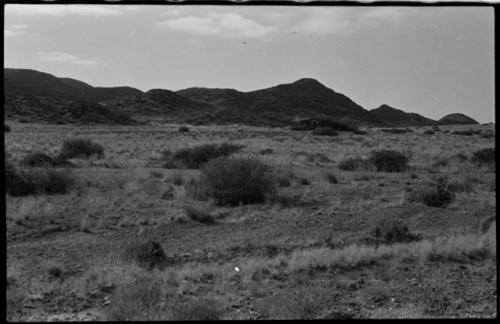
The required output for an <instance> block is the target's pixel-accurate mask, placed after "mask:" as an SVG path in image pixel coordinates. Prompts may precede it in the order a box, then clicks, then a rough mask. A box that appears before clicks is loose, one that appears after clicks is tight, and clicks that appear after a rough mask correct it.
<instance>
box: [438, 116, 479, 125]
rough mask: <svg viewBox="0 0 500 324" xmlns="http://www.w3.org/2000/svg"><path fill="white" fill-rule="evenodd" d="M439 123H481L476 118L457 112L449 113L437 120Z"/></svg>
mask: <svg viewBox="0 0 500 324" xmlns="http://www.w3.org/2000/svg"><path fill="white" fill-rule="evenodd" d="M437 123H438V124H439V125H472V124H479V123H478V122H477V121H475V120H474V119H472V118H470V117H469V116H466V115H464V114H460V113H455V114H449V115H446V116H444V117H443V118H441V119H440V120H438V121H437Z"/></svg>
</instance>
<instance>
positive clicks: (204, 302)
mask: <svg viewBox="0 0 500 324" xmlns="http://www.w3.org/2000/svg"><path fill="white" fill-rule="evenodd" d="M223 315H224V310H223V307H222V306H221V305H220V304H219V302H217V301H216V300H214V299H207V298H200V299H197V300H192V301H189V302H187V303H185V304H180V305H178V306H177V307H176V308H175V309H174V310H173V319H174V320H176V321H216V320H221V319H222V317H223Z"/></svg>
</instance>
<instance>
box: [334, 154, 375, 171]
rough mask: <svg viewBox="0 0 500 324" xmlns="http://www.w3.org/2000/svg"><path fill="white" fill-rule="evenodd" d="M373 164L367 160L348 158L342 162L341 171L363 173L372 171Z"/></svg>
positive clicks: (340, 164)
mask: <svg viewBox="0 0 500 324" xmlns="http://www.w3.org/2000/svg"><path fill="white" fill-rule="evenodd" d="M372 168H373V166H372V164H371V163H370V161H369V160H367V159H362V158H358V157H357V158H348V159H344V160H342V161H340V163H339V169H341V170H344V171H363V170H371V169H372Z"/></svg>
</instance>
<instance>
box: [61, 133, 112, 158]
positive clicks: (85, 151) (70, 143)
mask: <svg viewBox="0 0 500 324" xmlns="http://www.w3.org/2000/svg"><path fill="white" fill-rule="evenodd" d="M59 156H60V157H61V158H64V159H73V158H81V157H84V158H89V157H91V156H96V157H97V158H99V159H102V158H103V157H104V147H102V146H101V145H100V144H97V143H94V142H92V141H91V140H90V139H87V138H78V137H76V138H69V139H66V140H65V141H64V142H63V145H62V147H61V151H60V153H59Z"/></svg>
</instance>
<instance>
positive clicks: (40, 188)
mask: <svg viewBox="0 0 500 324" xmlns="http://www.w3.org/2000/svg"><path fill="white" fill-rule="evenodd" d="M75 182H76V181H75V178H74V175H73V174H72V173H71V172H70V171H69V170H63V171H56V170H50V169H42V168H37V169H32V170H22V169H16V168H15V167H14V166H12V165H11V164H10V163H7V164H6V168H5V190H6V192H7V193H8V194H10V195H11V196H27V195H34V194H39V193H45V194H60V193H67V192H69V191H70V190H71V189H72V187H73V185H74V184H75Z"/></svg>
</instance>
